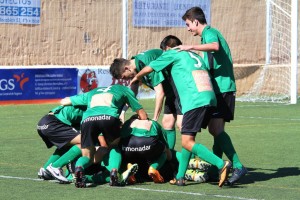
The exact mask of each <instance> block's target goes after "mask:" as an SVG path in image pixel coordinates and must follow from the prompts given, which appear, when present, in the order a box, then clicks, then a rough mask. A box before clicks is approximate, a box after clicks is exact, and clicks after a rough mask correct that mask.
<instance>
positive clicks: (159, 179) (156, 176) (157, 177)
mask: <svg viewBox="0 0 300 200" xmlns="http://www.w3.org/2000/svg"><path fill="white" fill-rule="evenodd" d="M148 175H149V176H150V177H151V178H152V180H153V182H154V183H164V182H165V180H164V178H163V177H162V176H161V175H160V173H159V171H158V170H156V169H154V168H153V167H151V166H150V167H149V169H148Z"/></svg>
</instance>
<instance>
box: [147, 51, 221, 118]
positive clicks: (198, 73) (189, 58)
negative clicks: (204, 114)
mask: <svg viewBox="0 0 300 200" xmlns="http://www.w3.org/2000/svg"><path fill="white" fill-rule="evenodd" d="M149 66H150V67H151V68H153V70H154V71H161V70H164V69H166V68H169V70H170V72H171V76H172V78H173V80H174V84H175V87H176V90H177V92H178V94H179V99H180V103H181V106H182V113H183V114H184V113H186V112H187V111H190V110H192V109H195V108H199V107H203V106H216V103H217V101H216V97H215V93H214V91H213V87H212V84H211V80H210V75H209V73H208V70H207V66H206V65H205V63H204V61H203V59H202V57H201V56H199V55H198V54H196V53H194V52H189V51H176V50H168V51H165V52H164V53H163V54H162V55H161V56H160V57H159V58H158V59H156V60H155V61H152V62H151V63H150V64H149Z"/></svg>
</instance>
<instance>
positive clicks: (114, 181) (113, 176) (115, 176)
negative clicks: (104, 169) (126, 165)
mask: <svg viewBox="0 0 300 200" xmlns="http://www.w3.org/2000/svg"><path fill="white" fill-rule="evenodd" d="M120 182H121V180H120V175H119V173H118V170H117V169H115V168H114V169H112V170H111V171H110V181H109V185H110V186H121V183H120Z"/></svg>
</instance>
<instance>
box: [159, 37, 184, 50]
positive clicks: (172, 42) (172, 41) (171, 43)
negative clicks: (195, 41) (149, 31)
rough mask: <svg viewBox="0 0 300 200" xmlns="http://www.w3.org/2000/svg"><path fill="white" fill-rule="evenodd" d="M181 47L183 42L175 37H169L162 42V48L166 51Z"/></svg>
mask: <svg viewBox="0 0 300 200" xmlns="http://www.w3.org/2000/svg"><path fill="white" fill-rule="evenodd" d="M179 45H182V42H181V41H180V39H179V38H178V37H176V36H174V35H168V36H167V37H165V38H164V39H163V40H162V41H161V43H160V48H161V49H162V50H164V51H165V50H167V49H168V48H173V47H176V46H179Z"/></svg>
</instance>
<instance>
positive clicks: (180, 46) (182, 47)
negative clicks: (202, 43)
mask: <svg viewBox="0 0 300 200" xmlns="http://www.w3.org/2000/svg"><path fill="white" fill-rule="evenodd" d="M172 49H174V50H178V51H189V50H191V49H192V46H191V45H179V46H176V47H173V48H172Z"/></svg>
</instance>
